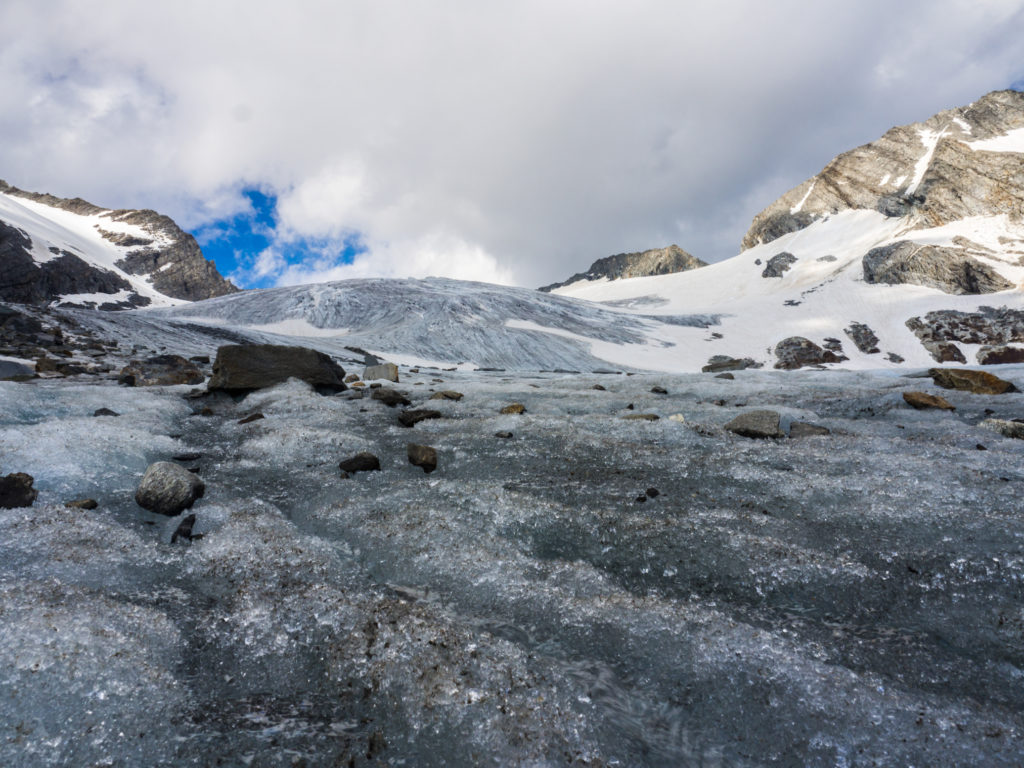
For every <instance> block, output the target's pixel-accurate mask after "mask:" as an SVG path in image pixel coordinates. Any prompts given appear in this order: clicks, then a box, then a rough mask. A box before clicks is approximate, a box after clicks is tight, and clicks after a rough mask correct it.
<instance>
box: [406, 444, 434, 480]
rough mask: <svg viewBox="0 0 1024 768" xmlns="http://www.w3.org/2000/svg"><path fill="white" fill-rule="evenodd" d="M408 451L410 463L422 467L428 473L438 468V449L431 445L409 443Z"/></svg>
mask: <svg viewBox="0 0 1024 768" xmlns="http://www.w3.org/2000/svg"><path fill="white" fill-rule="evenodd" d="M406 452H407V453H408V455H409V463H410V464H412V465H413V466H417V467H421V468H422V469H423V471H424V472H426V473H427V474H430V473H431V472H433V471H434V470H435V469H437V451H436V450H434V449H433V448H431V447H430V446H429V445H418V444H416V443H409V444H408V445H407V446H406Z"/></svg>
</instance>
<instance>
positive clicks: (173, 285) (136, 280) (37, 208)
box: [0, 181, 238, 309]
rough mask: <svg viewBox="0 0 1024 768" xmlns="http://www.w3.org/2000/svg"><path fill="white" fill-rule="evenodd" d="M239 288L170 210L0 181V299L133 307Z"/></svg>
mask: <svg viewBox="0 0 1024 768" xmlns="http://www.w3.org/2000/svg"><path fill="white" fill-rule="evenodd" d="M237 290H238V288H236V287H235V286H234V285H233V284H232V283H231V282H230V281H228V280H226V279H224V278H223V277H222V276H221V275H220V273H219V272H218V271H217V268H216V267H215V266H214V264H213V262H211V261H208V260H206V259H205V258H203V254H202V251H200V250H199V245H198V244H197V243H196V241H195V238H194V237H192V235H190V234H188V233H187V232H184V231H182V230H181V229H180V228H179V227H178V226H177V224H175V223H174V222H173V221H172V220H171V219H170V218H168V217H167V216H163V215H161V214H159V213H157V212H156V211H150V210H111V209H109V208H102V207H100V206H98V205H93V204H92V203H89V202H87V201H85V200H82V199H81V198H77V197H76V198H71V199H66V198H60V197H55V196H54V195H48V194H38V193H34V192H26V191H24V190H21V189H18V188H17V187H13V186H11V185H10V184H7V183H6V182H4V181H0V299H3V300H5V301H13V302H19V303H40V302H51V301H56V302H57V303H59V304H63V305H74V306H84V307H96V308H99V309H128V308H132V307H145V306H166V305H170V304H176V303H180V302H181V301H198V300H201V299H208V298H212V297H214V296H223V295H225V294H228V293H233V292H235V291H237Z"/></svg>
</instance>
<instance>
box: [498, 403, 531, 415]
mask: <svg viewBox="0 0 1024 768" xmlns="http://www.w3.org/2000/svg"><path fill="white" fill-rule="evenodd" d="M501 413H503V414H520V413H526V406H525V405H523V404H522V403H512V404H511V405H506V406H505V407H504V408H502V409H501Z"/></svg>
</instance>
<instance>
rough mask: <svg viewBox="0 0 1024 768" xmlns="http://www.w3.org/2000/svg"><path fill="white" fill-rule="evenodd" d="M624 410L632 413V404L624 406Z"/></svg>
mask: <svg viewBox="0 0 1024 768" xmlns="http://www.w3.org/2000/svg"><path fill="white" fill-rule="evenodd" d="M626 410H627V411H632V410H633V404H632V403H630V404H629V405H627V406H626Z"/></svg>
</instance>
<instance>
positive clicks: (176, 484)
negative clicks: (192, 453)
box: [135, 461, 206, 517]
mask: <svg viewBox="0 0 1024 768" xmlns="http://www.w3.org/2000/svg"><path fill="white" fill-rule="evenodd" d="M205 490H206V485H205V484H204V483H203V481H202V480H200V479H199V476H198V475H195V474H193V473H192V472H189V471H188V470H187V469H185V468H184V467H183V466H181V465H180V464H174V463H172V462H170V461H158V462H156V463H155V464H150V465H149V468H148V469H147V470H146V474H144V475H143V476H142V482H141V483H139V487H138V489H137V490H136V491H135V502H136V503H137V504H138V505H139V506H140V507H142V508H143V509H148V510H149V511H150V512H156V513H157V514H159V515H168V516H169V517H174V516H175V515H177V514H178V513H179V512H181V511H182V510H185V509H188V508H189V507H191V506H192V505H193V504H194V503H195V501H196V499H199V498H201V497H202V495H203V493H204V492H205Z"/></svg>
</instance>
